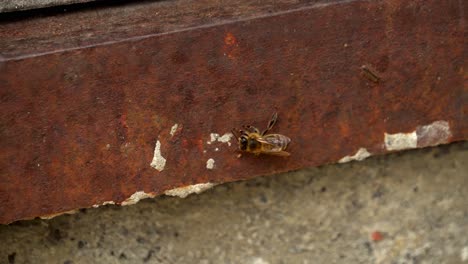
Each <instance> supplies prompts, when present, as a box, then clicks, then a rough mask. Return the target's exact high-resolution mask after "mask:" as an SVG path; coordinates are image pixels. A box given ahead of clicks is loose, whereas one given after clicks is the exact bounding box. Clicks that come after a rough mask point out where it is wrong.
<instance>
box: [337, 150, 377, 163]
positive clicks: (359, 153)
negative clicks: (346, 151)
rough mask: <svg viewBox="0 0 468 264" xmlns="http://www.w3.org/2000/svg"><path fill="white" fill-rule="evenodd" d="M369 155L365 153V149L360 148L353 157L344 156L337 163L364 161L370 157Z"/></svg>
mask: <svg viewBox="0 0 468 264" xmlns="http://www.w3.org/2000/svg"><path fill="white" fill-rule="evenodd" d="M370 156H371V154H370V153H369V152H368V151H367V149H365V148H360V149H359V150H358V151H357V152H356V154H354V155H353V156H345V157H343V158H342V159H340V160H339V161H338V162H339V163H345V162H350V161H352V160H359V161H361V160H364V159H366V158H368V157H370Z"/></svg>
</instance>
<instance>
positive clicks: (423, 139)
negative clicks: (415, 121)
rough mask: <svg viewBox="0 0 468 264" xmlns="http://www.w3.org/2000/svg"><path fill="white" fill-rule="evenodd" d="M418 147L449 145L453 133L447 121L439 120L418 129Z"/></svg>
mask: <svg viewBox="0 0 468 264" xmlns="http://www.w3.org/2000/svg"><path fill="white" fill-rule="evenodd" d="M416 134H417V136H418V147H429V146H436V145H440V144H444V143H448V142H449V140H450V137H452V132H451V131H450V126H449V123H448V122H447V121H443V120H439V121H435V122H432V123H431V124H429V125H425V126H419V127H418V128H417V129H416Z"/></svg>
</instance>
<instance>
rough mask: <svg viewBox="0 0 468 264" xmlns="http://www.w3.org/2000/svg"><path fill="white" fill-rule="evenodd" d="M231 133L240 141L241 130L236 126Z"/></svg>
mask: <svg viewBox="0 0 468 264" xmlns="http://www.w3.org/2000/svg"><path fill="white" fill-rule="evenodd" d="M231 133H232V134H233V135H234V137H235V138H236V140H237V141H239V137H240V135H239V130H236V129H235V128H233V129H232V130H231Z"/></svg>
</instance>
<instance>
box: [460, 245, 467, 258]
mask: <svg viewBox="0 0 468 264" xmlns="http://www.w3.org/2000/svg"><path fill="white" fill-rule="evenodd" d="M460 257H461V260H462V261H463V262H465V261H467V262H468V246H466V247H464V248H462V250H461V253H460Z"/></svg>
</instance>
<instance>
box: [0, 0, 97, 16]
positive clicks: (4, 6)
mask: <svg viewBox="0 0 468 264" xmlns="http://www.w3.org/2000/svg"><path fill="white" fill-rule="evenodd" d="M91 1H94V0H1V1H0V13H4V12H14V11H21V10H29V9H37V8H44V7H51V6H60V5H63V6H64V9H67V7H66V5H69V4H76V3H85V2H91Z"/></svg>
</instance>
